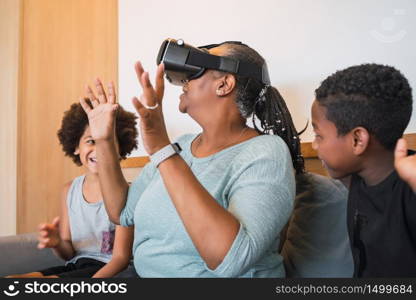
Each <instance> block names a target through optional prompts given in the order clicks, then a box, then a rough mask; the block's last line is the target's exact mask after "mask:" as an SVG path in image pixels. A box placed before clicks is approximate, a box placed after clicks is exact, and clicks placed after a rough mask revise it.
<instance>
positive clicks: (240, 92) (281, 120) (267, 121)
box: [225, 44, 305, 174]
mask: <svg viewBox="0 0 416 300" xmlns="http://www.w3.org/2000/svg"><path fill="white" fill-rule="evenodd" d="M225 45H226V46H227V48H228V53H227V54H226V55H225V56H228V57H232V58H236V59H239V60H245V61H248V62H251V63H255V64H258V65H260V66H262V65H263V63H264V59H263V58H262V57H261V56H260V55H259V54H258V53H257V52H256V51H255V50H254V49H252V48H250V47H248V46H246V45H235V44H225ZM235 77H236V80H237V99H236V102H237V105H238V108H239V109H240V112H241V114H242V116H243V117H245V118H248V117H250V116H253V126H254V128H255V129H256V130H257V131H258V132H259V133H260V134H274V135H278V136H280V137H281V138H282V139H283V140H284V141H285V143H286V144H287V146H288V148H289V151H290V154H291V157H292V163H293V167H294V168H295V170H296V174H301V173H304V171H305V167H304V160H303V157H302V154H301V149H300V139H299V135H300V134H301V133H303V131H304V130H302V132H299V133H298V132H297V131H296V128H295V126H294V124H293V121H292V117H291V115H290V112H289V110H288V108H287V106H286V103H285V101H284V100H283V97H282V96H281V95H280V93H279V91H278V90H277V89H276V88H274V87H272V86H269V87H267V90H266V92H265V94H264V95H263V97H259V96H260V93H261V91H262V89H263V88H265V86H264V84H263V83H261V82H260V81H257V80H255V79H251V78H247V77H241V76H238V75H236V76H235ZM256 118H257V119H258V120H259V121H260V127H261V128H258V126H257V124H256V122H255V119H256Z"/></svg>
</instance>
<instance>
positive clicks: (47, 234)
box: [38, 217, 61, 249]
mask: <svg viewBox="0 0 416 300" xmlns="http://www.w3.org/2000/svg"><path fill="white" fill-rule="evenodd" d="M38 241H39V243H38V248H39V249H43V248H55V247H57V246H58V245H59V243H60V242H61V236H60V235H59V217H56V218H55V219H53V221H52V224H46V223H44V224H40V225H39V236H38Z"/></svg>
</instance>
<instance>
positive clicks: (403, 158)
mask: <svg viewBox="0 0 416 300" xmlns="http://www.w3.org/2000/svg"><path fill="white" fill-rule="evenodd" d="M394 167H395V168H396V171H397V173H398V174H399V176H400V177H401V178H402V179H403V180H404V181H406V182H407V183H408V184H409V185H410V187H411V188H412V189H413V191H415V192H416V155H410V156H407V142H406V140H405V139H400V140H398V141H397V144H396V150H395V151H394Z"/></svg>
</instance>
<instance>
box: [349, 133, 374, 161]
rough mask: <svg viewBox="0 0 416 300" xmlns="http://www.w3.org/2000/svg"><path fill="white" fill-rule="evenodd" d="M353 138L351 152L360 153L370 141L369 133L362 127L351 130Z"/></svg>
mask: <svg viewBox="0 0 416 300" xmlns="http://www.w3.org/2000/svg"><path fill="white" fill-rule="evenodd" d="M351 134H352V139H353V153H354V154H355V155H361V154H363V153H364V152H365V150H367V148H368V144H369V142H370V134H369V132H368V131H367V129H365V128H364V127H356V128H354V129H353V130H352V131H351Z"/></svg>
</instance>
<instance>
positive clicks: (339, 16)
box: [119, 0, 416, 156]
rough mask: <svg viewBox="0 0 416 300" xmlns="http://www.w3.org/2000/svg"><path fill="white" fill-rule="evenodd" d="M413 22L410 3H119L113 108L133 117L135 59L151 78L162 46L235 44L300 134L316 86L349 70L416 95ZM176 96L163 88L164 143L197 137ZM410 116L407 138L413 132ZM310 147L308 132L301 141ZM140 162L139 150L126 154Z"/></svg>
mask: <svg viewBox="0 0 416 300" xmlns="http://www.w3.org/2000/svg"><path fill="white" fill-rule="evenodd" d="M415 14H416V1H412V0H407V1H406V0H397V1H392V0H391V1H388V0H367V1H363V0H361V1H359V0H353V1H351V0H350V1H346V0H344V1H331V0H313V1H312V0H257V1H252V0H227V1H225V0H211V1H197V0H193V1H191V0H175V1H138V0H120V1H119V39H120V40H119V47H120V48H119V91H120V103H121V104H122V105H123V106H125V107H126V108H127V109H130V110H133V107H132V105H131V104H130V103H131V101H130V99H131V98H132V97H133V96H134V95H137V96H138V95H140V93H141V92H140V88H139V85H138V84H137V81H136V77H135V73H134V69H133V65H134V62H135V61H136V60H139V59H140V60H141V61H142V63H143V65H144V66H145V68H146V69H148V70H149V71H150V74H151V77H152V78H153V76H154V71H155V67H156V62H155V61H156V55H157V51H158V49H159V46H160V44H161V43H162V41H163V40H164V39H165V38H167V37H172V38H182V39H184V40H185V42H187V43H189V44H192V45H205V44H210V43H218V42H222V41H225V40H241V41H243V42H245V43H247V44H248V45H250V46H251V47H253V48H254V49H256V50H257V51H258V52H259V53H260V54H261V55H262V56H263V57H264V58H265V59H266V61H267V63H268V66H269V72H270V77H271V81H272V84H273V85H274V86H276V87H277V88H278V89H279V90H280V92H281V93H282V95H283V97H284V99H285V100H286V102H287V105H288V107H289V109H290V111H291V112H292V116H293V118H294V122H295V125H296V127H297V128H298V130H300V129H301V128H303V126H304V125H305V123H306V121H307V120H308V118H309V115H310V106H311V103H312V101H313V98H314V90H315V89H316V88H317V87H318V86H319V83H320V82H321V81H322V80H323V79H325V78H326V77H327V76H328V75H330V74H331V73H333V72H334V71H336V70H339V69H342V68H345V67H348V66H350V65H354V64H360V63H365V62H375V63H383V64H389V65H393V66H395V67H397V68H398V69H400V70H401V71H402V72H403V73H404V75H405V76H406V77H407V78H408V79H409V81H410V84H411V85H412V86H413V88H414V89H416V19H415V18H414V17H413V16H414V15H415ZM179 94H180V88H179V87H176V86H172V85H169V84H167V88H166V94H165V100H164V111H165V118H166V123H167V127H168V131H169V134H170V136H171V138H176V137H177V136H179V135H181V134H183V133H189V132H197V131H199V126H198V125H197V124H196V123H195V122H194V121H193V120H192V119H191V118H189V117H188V116H187V115H182V114H181V113H180V112H179V111H178V107H177V106H178V96H179ZM414 95H415V93H414ZM414 97H415V96H414ZM415 115H416V113H413V116H412V120H411V123H410V125H409V127H408V129H407V132H416V118H415ZM312 139H313V133H312V129H311V126H309V129H308V131H307V132H306V133H305V134H304V135H303V136H302V141H303V142H307V141H311V140H312ZM143 155H146V152H145V151H144V149H143V148H140V149H139V150H138V151H136V152H134V153H133V154H132V156H143Z"/></svg>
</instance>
